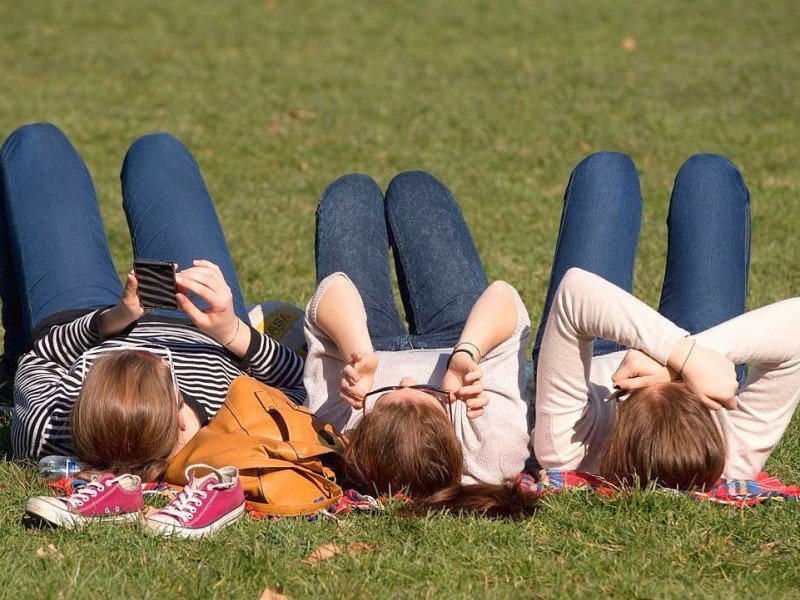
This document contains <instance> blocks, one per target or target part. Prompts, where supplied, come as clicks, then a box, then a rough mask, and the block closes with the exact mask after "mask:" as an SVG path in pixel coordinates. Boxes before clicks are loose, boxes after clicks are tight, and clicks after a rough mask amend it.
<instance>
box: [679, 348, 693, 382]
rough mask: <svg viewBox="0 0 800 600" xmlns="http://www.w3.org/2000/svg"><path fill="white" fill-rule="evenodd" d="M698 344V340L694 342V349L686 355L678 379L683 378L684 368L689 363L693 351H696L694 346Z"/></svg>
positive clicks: (690, 349)
mask: <svg viewBox="0 0 800 600" xmlns="http://www.w3.org/2000/svg"><path fill="white" fill-rule="evenodd" d="M696 343H697V340H692V347H691V348H689V352H687V353H686V358H684V359H683V364H682V365H681V370H680V371H678V377H682V376H683V368H684V367H685V366H686V363H687V362H689V357H690V356H691V355H692V350H694V346H695V344H696Z"/></svg>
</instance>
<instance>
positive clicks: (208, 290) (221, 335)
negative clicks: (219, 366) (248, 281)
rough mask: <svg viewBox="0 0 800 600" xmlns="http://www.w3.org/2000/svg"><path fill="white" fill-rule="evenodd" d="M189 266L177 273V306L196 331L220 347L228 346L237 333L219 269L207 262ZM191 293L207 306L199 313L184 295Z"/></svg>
mask: <svg viewBox="0 0 800 600" xmlns="http://www.w3.org/2000/svg"><path fill="white" fill-rule="evenodd" d="M192 264H193V266H192V267H190V268H188V269H184V270H183V271H179V272H178V273H177V274H176V276H175V280H176V282H177V284H178V293H177V294H176V295H175V296H176V298H177V300H178V306H179V307H180V308H181V310H183V311H184V312H185V313H186V314H187V315H188V316H189V318H190V319H191V320H192V322H193V323H194V324H195V325H197V328H198V329H199V330H200V331H202V332H203V333H207V334H208V335H210V336H211V337H213V338H214V339H215V340H217V341H218V342H219V343H220V344H226V343H228V344H230V342H231V341H232V340H233V338H234V337H235V336H236V334H237V333H238V331H239V328H240V326H239V323H238V320H239V319H238V317H237V316H236V313H235V312H234V311H233V294H232V293H231V288H230V287H229V286H228V284H227V283H226V282H225V277H224V276H223V275H222V271H221V270H220V268H219V267H218V266H217V265H215V264H214V263H212V262H209V261H207V260H195V261H192ZM187 292H194V293H195V294H197V295H198V296H199V297H200V298H202V299H203V300H205V301H206V302H207V303H208V308H206V309H204V310H200V309H199V308H198V307H197V305H195V304H194V303H193V302H192V301H191V300H189V298H188V296H187V295H186V293H187Z"/></svg>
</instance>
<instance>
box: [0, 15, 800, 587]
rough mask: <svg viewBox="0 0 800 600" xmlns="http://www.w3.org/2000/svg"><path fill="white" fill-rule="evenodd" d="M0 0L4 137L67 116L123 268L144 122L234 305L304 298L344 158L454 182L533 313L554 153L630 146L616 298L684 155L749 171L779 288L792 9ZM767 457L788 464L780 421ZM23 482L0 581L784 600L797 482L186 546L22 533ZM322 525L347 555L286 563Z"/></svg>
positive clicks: (789, 172) (653, 258)
mask: <svg viewBox="0 0 800 600" xmlns="http://www.w3.org/2000/svg"><path fill="white" fill-rule="evenodd" d="M0 8H2V14H3V18H2V19H0V40H2V41H0V73H1V74H2V91H0V137H2V138H5V136H7V135H8V134H9V133H11V131H13V129H14V128H16V127H17V126H19V125H21V124H23V123H27V122H32V121H52V122H54V123H56V124H57V125H58V126H60V127H61V128H62V129H63V130H64V131H65V132H66V133H67V134H68V135H69V136H70V137H71V139H72V140H73V142H74V144H75V145H76V147H77V148H78V150H79V151H80V152H81V153H82V155H83V156H84V158H85V160H86V162H87V164H88V165H89V168H90V170H91V172H92V174H93V176H94V179H95V185H96V187H97V193H98V196H99V198H100V202H101V210H102V212H103V217H104V219H105V223H106V227H107V231H108V236H109V242H110V244H111V247H112V251H113V253H114V257H115V261H116V264H117V267H118V270H119V272H120V273H123V272H125V271H126V270H127V269H128V268H129V266H130V263H131V249H130V243H129V240H128V234H127V228H126V225H125V219H124V216H123V214H122V211H121V209H120V206H119V204H120V193H119V180H118V173H119V168H120V165H121V161H122V157H123V156H124V153H125V150H126V148H127V146H128V145H129V144H130V143H131V141H133V139H135V138H136V137H137V136H138V135H141V134H143V133H147V132H150V131H153V130H159V129H164V130H168V131H170V132H172V133H174V134H175V135H177V136H178V137H179V138H181V139H182V140H183V141H184V142H185V143H186V144H187V145H188V146H189V148H190V149H191V150H192V151H193V152H194V153H195V155H196V157H197V159H198V161H199V162H200V165H201V168H202V169H203V173H204V175H205V177H206V180H207V182H208V185H209V188H210V190H211V192H212V195H213V196H214V199H215V202H216V205H217V209H218V212H219V215H220V218H221V220H222V222H223V226H224V228H225V230H226V233H227V236H228V240H229V243H230V245H231V249H232V252H233V256H234V260H235V261H236V263H237V266H238V269H239V276H240V279H241V283H242V285H243V287H244V292H245V296H246V299H247V300H248V301H250V302H255V301H258V300H265V299H276V300H284V301H288V302H291V303H294V304H297V305H300V306H303V305H304V304H305V302H306V301H307V299H308V298H309V296H310V294H311V292H312V290H313V286H314V269H313V227H314V209H315V206H316V200H317V198H318V197H319V195H320V193H321V192H322V190H323V189H324V188H325V186H326V185H327V184H328V183H329V182H330V181H331V180H333V179H334V178H335V177H337V176H338V175H340V174H342V173H345V172H350V171H360V172H366V173H369V174H371V175H372V176H374V177H375V178H376V180H377V181H378V182H379V183H381V184H382V185H385V184H386V183H388V181H389V180H390V178H391V177H392V175H393V174H395V173H396V172H398V171H402V170H406V169H413V168H423V169H426V170H429V171H431V172H433V173H434V174H436V175H437V176H439V177H440V178H441V179H442V180H444V181H445V182H446V183H447V184H448V185H449V186H450V187H451V189H452V190H453V191H454V193H455V195H456V197H457V198H458V199H459V201H460V203H461V205H462V208H463V210H464V213H465V216H466V219H467V221H468V223H469V224H470V226H471V228H472V230H473V233H474V237H475V239H476V242H477V245H478V247H479V250H480V252H481V255H482V257H483V259H484V264H485V267H486V270H487V272H488V275H489V277H490V279H498V278H502V279H507V280H508V281H510V282H512V283H513V284H514V285H516V286H517V287H518V289H519V290H520V293H521V294H522V297H523V299H524V300H525V302H526V304H527V307H528V309H529V311H530V314H531V318H532V320H533V321H534V323H537V322H538V320H539V316H540V312H541V307H542V303H543V300H544V290H545V287H546V285H547V278H548V275H549V271H550V263H551V259H552V251H553V245H554V243H555V237H556V233H557V228H558V218H559V215H560V210H561V198H562V193H563V189H564V186H565V185H566V182H567V178H568V175H569V172H570V170H571V168H572V167H573V166H574V164H575V163H576V162H578V160H580V158H581V157H582V156H584V155H585V154H587V153H589V152H591V151H595V150H601V149H616V150H621V151H624V152H627V153H628V154H630V155H631V156H632V157H633V158H634V160H635V161H636V162H637V165H638V166H639V168H640V171H641V176H642V190H643V193H644V197H645V204H646V207H645V222H644V226H643V231H642V241H641V244H640V256H639V258H640V260H639V264H638V266H637V281H636V291H637V293H638V294H639V295H640V296H641V297H642V298H644V299H645V300H646V301H647V302H649V303H650V304H651V305H653V304H655V303H656V302H657V299H658V293H659V289H660V282H661V277H662V274H663V268H664V266H663V262H664V254H665V252H664V251H665V227H664V219H665V216H666V207H667V202H668V199H669V193H670V188H671V183H672V179H673V177H674V173H675V171H676V170H677V168H678V167H679V166H680V164H681V162H682V161H683V159H684V158H686V157H687V156H688V155H690V154H692V153H695V152H700V151H707V152H719V153H723V154H726V155H727V156H729V157H730V158H731V159H732V160H733V161H734V162H736V163H737V164H738V165H739V166H740V167H741V169H742V171H743V173H744V176H745V180H746V181H747V183H748V186H749V189H750V193H751V198H752V219H753V236H752V243H753V255H752V262H751V279H750V291H749V298H748V301H749V305H750V306H751V307H757V306H761V305H763V304H766V303H768V302H772V301H774V300H777V299H779V298H782V297H786V296H790V295H796V294H797V293H798V289H799V288H800V268H798V266H799V265H800V244H797V243H796V241H795V230H796V229H797V227H798V225H800V217H798V210H797V209H798V202H799V200H798V182H800V151H799V150H798V144H797V140H798V139H800V119H798V115H800V89H798V82H799V81H800V61H798V60H797V56H800V36H799V35H798V34H797V32H798V30H797V18H796V15H795V13H796V10H795V6H794V3H793V2H788V1H778V0H776V1H774V2H769V3H767V2H761V3H754V2H745V1H744V0H729V1H726V2H725V1H722V0H698V1H697V2H688V1H684V0H680V1H676V2H659V1H656V0H638V1H633V0H620V1H618V2H602V1H597V0H576V1H572V2H565V1H563V0H538V1H535V2H534V1H523V0H517V1H510V0H500V1H497V2H488V1H478V0H461V1H445V0H432V1H430V2H414V1H412V2H398V1H395V0H390V1H388V2H380V3H378V2H359V1H349V2H348V1H344V0H325V1H321V0H306V1H305V2H289V1H288V0H261V1H259V2H243V1H236V0H232V1H229V2H219V1H211V0H195V1H193V2H189V1H188V0H173V1H171V2H162V1H157V0H136V1H132V0H118V1H117V2H101V1H100V0H84V1H82V2H79V3H77V2H63V1H57V0H48V1H44V0H28V1H27V2H14V1H12V0H0ZM43 218H44V217H43ZM587 243H591V240H587ZM7 431H8V427H7V425H6V426H5V427H4V428H3V429H2V435H1V436H0V444H4V445H5V446H7V444H8V441H7V438H8V434H7ZM767 468H768V470H769V471H770V472H771V473H772V474H774V475H777V476H780V477H781V478H783V479H784V481H786V482H792V483H800V425H799V424H798V419H795V422H794V423H793V424H792V426H791V427H790V429H789V431H788V433H787V435H786V436H785V438H784V440H783V442H782V443H781V445H780V446H779V448H778V449H777V451H776V452H775V454H774V455H773V457H772V458H771V459H770V461H769V463H768V465H767ZM42 489H43V488H42V487H41V485H40V484H39V482H38V481H37V480H36V475H35V470H34V469H33V468H32V467H31V466H30V465H25V464H20V463H15V462H10V461H7V460H0V491H2V494H0V555H2V556H3V564H4V568H3V569H2V570H1V571H0V597H11V596H13V597H15V598H62V597H63V598H76V597H79V596H80V597H81V598H109V597H136V598H177V597H186V598H212V597H218V598H258V597H259V595H260V594H261V592H262V590H264V589H265V588H280V589H282V591H283V593H284V594H286V595H287V596H289V597H291V598H295V599H299V598H370V597H376V596H379V597H398V598H406V597H415V598H474V597H492V598H495V597H498V598H526V597H532V598H539V597H607V596H611V597H621V598H682V597H687V596H689V597H719V596H721V595H732V594H736V595H737V596H738V597H744V598H757V597H800V550H798V547H797V540H798V537H799V536H800V525H798V523H800V505H798V504H795V503H786V504H778V503H773V504H769V505H764V506H759V507H756V508H752V509H737V508H732V507H726V506H720V505H711V504H707V503H700V502H696V501H693V500H689V499H686V498H683V497H672V496H667V495H662V494H655V493H634V494H630V495H624V496H620V497H615V498H611V499H608V498H601V497H597V496H593V495H589V494H585V493H580V492H574V493H566V494H562V495H559V496H557V497H548V498H547V499H546V501H545V502H544V505H543V508H542V510H541V511H540V512H539V514H538V515H536V516H535V517H533V518H531V519H530V520H526V521H524V522H520V523H503V522H490V521H482V520H479V519H473V518H451V517H443V516H431V517H429V518H426V519H405V518H400V517H396V516H392V514H391V511H387V512H386V513H384V514H381V515H379V516H354V517H347V518H345V519H344V520H343V521H342V522H341V523H339V524H336V523H332V522H320V523H309V522H306V521H304V520H295V519H285V520H282V521H278V522H274V523H270V522H263V521H253V520H252V519H249V518H248V519H245V520H243V521H241V522H239V523H238V524H237V525H235V526H233V527H231V528H228V529H227V530H225V531H223V532H222V533H221V534H220V535H219V536H218V537H216V538H214V539H212V540H209V541H207V542H203V543H190V542H182V541H164V540H160V539H152V538H147V537H144V536H143V535H141V534H140V533H139V532H138V531H136V530H135V529H134V528H132V527H92V528H88V529H86V530H84V531H80V532H65V531H58V530H28V529H25V528H24V527H23V526H22V522H21V516H22V508H23V506H24V502H25V499H26V498H27V497H28V496H30V495H32V494H35V493H41V491H42ZM330 542H335V543H337V544H338V545H340V546H342V547H347V546H348V544H354V546H353V548H356V549H360V551H353V552H350V553H345V554H343V555H341V556H337V557H334V558H332V559H330V560H326V561H322V562H319V563H318V564H314V565H312V564H309V563H308V562H305V559H306V558H307V557H308V556H309V555H310V554H311V553H312V552H313V550H314V549H315V548H317V547H319V546H321V545H322V544H326V543H330ZM358 544H362V545H358ZM51 546H52V548H51ZM40 549H41V552H39V550H40ZM40 555H43V556H40Z"/></svg>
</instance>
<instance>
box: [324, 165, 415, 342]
mask: <svg viewBox="0 0 800 600" xmlns="http://www.w3.org/2000/svg"><path fill="white" fill-rule="evenodd" d="M315 255H316V268H317V283H319V282H320V281H322V280H323V279H325V277H327V276H328V275H330V274H331V273H336V272H339V271H341V272H343V273H345V274H346V275H347V276H348V277H349V278H350V279H351V281H352V282H353V284H354V285H355V286H356V288H357V289H358V291H359V293H360V294H361V298H362V300H363V302H364V308H365V309H366V312H367V326H368V327H369V335H370V338H371V339H372V343H373V345H374V346H375V348H376V349H377V350H402V349H404V348H405V347H406V345H407V335H406V330H405V327H404V326H403V321H402V319H401V318H400V314H399V313H398V311H397V305H396V304H395V301H394V295H393V292H392V276H391V271H390V270H389V238H388V235H387V232H386V220H385V217H384V209H383V193H382V192H381V190H380V188H379V187H378V184H377V183H375V181H373V180H372V179H371V178H370V177H368V176H367V175H361V174H355V173H354V174H349V175H343V176H342V177H340V178H339V179H337V180H336V181H334V182H333V183H332V184H331V185H330V186H328V188H327V189H326V190H325V192H324V193H323V194H322V197H321V198H320V200H319V204H318V205H317V228H316V242H315Z"/></svg>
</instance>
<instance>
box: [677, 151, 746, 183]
mask: <svg viewBox="0 0 800 600" xmlns="http://www.w3.org/2000/svg"><path fill="white" fill-rule="evenodd" d="M677 178H678V179H681V180H684V179H688V180H690V181H692V180H706V181H717V182H719V181H724V180H726V179H728V180H734V181H737V182H738V181H741V180H742V174H741V173H740V171H739V169H738V167H737V166H736V165H735V164H733V162H731V161H730V159H728V158H727V157H725V156H722V155H721V154H711V153H701V154H693V155H692V156H690V157H689V158H688V159H686V161H685V162H684V163H683V164H682V165H681V168H680V169H679V170H678V175H677Z"/></svg>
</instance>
